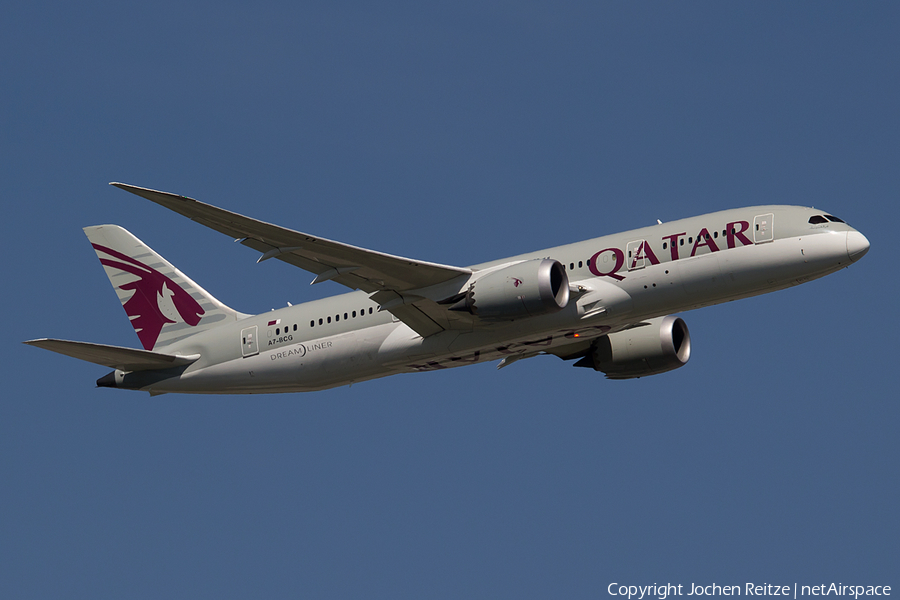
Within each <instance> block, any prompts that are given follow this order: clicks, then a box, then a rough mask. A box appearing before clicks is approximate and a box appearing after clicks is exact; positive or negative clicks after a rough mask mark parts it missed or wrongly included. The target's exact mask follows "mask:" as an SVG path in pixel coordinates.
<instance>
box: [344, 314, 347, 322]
mask: <svg viewBox="0 0 900 600" xmlns="http://www.w3.org/2000/svg"><path fill="white" fill-rule="evenodd" d="M344 320H345V321H346V320H347V313H344Z"/></svg>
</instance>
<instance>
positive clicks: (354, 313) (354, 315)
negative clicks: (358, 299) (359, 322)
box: [353, 310, 356, 319]
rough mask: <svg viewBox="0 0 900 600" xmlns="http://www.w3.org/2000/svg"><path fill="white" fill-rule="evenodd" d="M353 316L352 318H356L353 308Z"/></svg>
mask: <svg viewBox="0 0 900 600" xmlns="http://www.w3.org/2000/svg"><path fill="white" fill-rule="evenodd" d="M353 318H354V319H355V318H356V311H355V310H354V311H353Z"/></svg>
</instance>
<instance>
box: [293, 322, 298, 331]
mask: <svg viewBox="0 0 900 600" xmlns="http://www.w3.org/2000/svg"><path fill="white" fill-rule="evenodd" d="M294 331H297V324H296V323H294Z"/></svg>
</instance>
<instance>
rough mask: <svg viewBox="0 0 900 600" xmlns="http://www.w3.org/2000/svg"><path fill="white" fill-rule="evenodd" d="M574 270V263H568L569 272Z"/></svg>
mask: <svg viewBox="0 0 900 600" xmlns="http://www.w3.org/2000/svg"><path fill="white" fill-rule="evenodd" d="M574 268H575V263H569V270H570V271H571V270H573V269H574Z"/></svg>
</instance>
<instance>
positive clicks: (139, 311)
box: [84, 225, 247, 350]
mask: <svg viewBox="0 0 900 600" xmlns="http://www.w3.org/2000/svg"><path fill="white" fill-rule="evenodd" d="M84 233H85V234H86V235H87V237H88V239H89V240H90V241H91V244H92V245H93V246H94V250H95V251H96V252H97V256H98V258H100V263H101V264H102V265H103V268H104V269H105V270H106V275H107V277H109V281H110V283H112V285H113V288H115V290H116V294H118V296H119V300H120V301H121V302H122V307H123V308H124V309H125V312H126V313H127V314H128V318H129V319H131V325H132V327H134V330H135V331H136V332H137V334H138V337H139V338H140V340H141V344H143V346H144V349H145V350H153V349H155V348H159V347H161V346H166V345H168V344H171V343H173V342H176V341H178V340H180V339H183V338H185V337H188V336H190V335H193V334H195V333H199V332H200V331H203V330H206V329H212V328H213V327H218V326H219V325H222V324H224V323H229V322H232V321H236V320H237V319H240V318H243V317H245V316H247V315H244V314H242V313H239V312H237V311H235V310H232V309H231V308H228V307H227V306H225V305H224V304H222V303H221V302H219V301H218V300H216V299H215V298H213V296H212V295H210V293H209V292H207V291H206V290H204V289H203V288H202V287H200V286H199V285H197V284H196V283H194V282H193V281H192V280H191V279H190V278H189V277H188V276H187V275H185V274H184V273H182V272H181V271H179V270H178V269H176V268H175V267H174V266H172V264H171V263H169V262H168V261H167V260H166V259H164V258H163V257H162V256H160V255H159V254H157V253H156V252H154V251H153V250H151V249H150V247H149V246H147V245H146V244H144V243H143V242H142V241H141V240H139V239H137V238H136V237H134V236H133V235H132V234H131V233H129V232H128V231H127V230H125V229H123V228H122V227H119V226H118V225H96V226H94V227H85V228H84Z"/></svg>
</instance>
